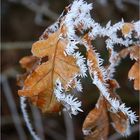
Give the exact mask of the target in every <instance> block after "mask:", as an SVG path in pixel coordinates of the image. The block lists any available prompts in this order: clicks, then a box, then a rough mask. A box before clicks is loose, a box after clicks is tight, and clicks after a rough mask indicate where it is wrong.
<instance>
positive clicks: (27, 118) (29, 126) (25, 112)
mask: <svg viewBox="0 0 140 140" xmlns="http://www.w3.org/2000/svg"><path fill="white" fill-rule="evenodd" d="M25 101H26V98H25V97H20V106H21V110H22V113H23V117H24V121H25V123H26V126H27V128H28V130H29V132H30V134H31V135H32V137H33V138H34V140H40V138H39V137H38V135H37V134H36V133H35V131H34V130H33V127H32V124H31V123H30V119H29V116H28V113H27V110H26V103H25Z"/></svg>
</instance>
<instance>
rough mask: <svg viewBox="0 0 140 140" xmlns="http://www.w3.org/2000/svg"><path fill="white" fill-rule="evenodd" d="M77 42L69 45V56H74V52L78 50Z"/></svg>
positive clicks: (67, 51) (67, 52) (67, 50)
mask: <svg viewBox="0 0 140 140" xmlns="http://www.w3.org/2000/svg"><path fill="white" fill-rule="evenodd" d="M76 44H77V42H74V41H71V42H70V43H68V45H67V47H66V50H65V52H66V54H68V55H72V54H73V53H74V51H75V50H76V49H78V47H77V46H76Z"/></svg>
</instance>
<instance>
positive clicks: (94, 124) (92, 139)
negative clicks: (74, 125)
mask: <svg viewBox="0 0 140 140" xmlns="http://www.w3.org/2000/svg"><path fill="white" fill-rule="evenodd" d="M82 130H83V133H84V135H86V136H85V140H101V139H104V140H107V135H108V131H109V122H108V115H107V108H106V103H105V101H104V98H103V97H102V96H100V98H99V100H98V103H97V104H96V107H95V108H94V109H93V110H92V111H90V112H89V114H88V115H87V117H86V119H85V121H84V123H83V128H82Z"/></svg>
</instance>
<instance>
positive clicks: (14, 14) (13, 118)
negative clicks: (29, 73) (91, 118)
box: [1, 0, 139, 140]
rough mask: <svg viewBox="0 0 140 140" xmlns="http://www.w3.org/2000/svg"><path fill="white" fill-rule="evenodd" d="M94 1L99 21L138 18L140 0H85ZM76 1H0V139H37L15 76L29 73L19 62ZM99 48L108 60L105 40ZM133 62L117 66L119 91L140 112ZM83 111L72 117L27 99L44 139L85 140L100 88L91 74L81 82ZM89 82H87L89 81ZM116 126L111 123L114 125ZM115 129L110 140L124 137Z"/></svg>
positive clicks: (135, 131)
mask: <svg viewBox="0 0 140 140" xmlns="http://www.w3.org/2000/svg"><path fill="white" fill-rule="evenodd" d="M86 1H87V2H90V3H93V10H92V12H91V14H92V16H93V18H94V19H95V21H97V22H99V23H101V25H106V23H107V22H108V21H109V20H111V21H112V23H116V22H118V21H120V20H121V19H122V18H123V19H124V21H125V22H131V21H137V20H138V19H139V6H138V3H139V1H138V0H86ZM71 2H72V0H1V25H2V28H1V31H2V32H1V58H2V59H1V66H2V67H1V139H2V140H32V137H31V135H30V133H29V131H28V130H27V128H26V126H25V123H24V120H23V117H22V114H21V110H20V104H19V96H18V95H17V90H18V86H17V84H16V75H17V74H21V73H23V72H24V70H23V69H21V68H20V66H19V60H20V59H21V58H22V57H23V56H26V55H29V54H31V52H30V49H31V45H32V43H33V42H35V41H37V40H38V38H39V37H40V35H41V34H42V33H43V31H44V30H45V29H46V28H47V27H48V26H49V25H50V24H52V23H53V22H54V21H56V19H57V18H58V17H59V15H60V14H61V12H62V11H63V9H64V7H65V6H67V5H68V4H70V3H71ZM94 46H96V48H97V50H98V51H99V52H100V53H101V56H102V58H104V59H105V62H104V64H106V63H107V60H108V53H107V52H106V50H105V44H104V41H103V40H101V39H100V41H99V40H97V41H95V42H94ZM133 64H134V62H133V61H131V60H130V59H129V58H126V59H125V60H123V61H122V62H121V64H120V65H119V66H118V67H117V72H116V74H115V78H116V79H117V81H118V82H119V84H120V87H121V88H120V89H118V90H117V93H118V94H119V95H120V97H121V98H122V101H123V102H125V103H126V104H127V106H131V107H132V110H135V111H136V112H137V115H138V114H139V98H138V97H139V95H138V92H136V91H134V89H133V82H132V81H131V82H130V81H129V80H128V79H127V76H128V71H129V69H130V68H131V66H132V65H133ZM82 82H83V93H77V94H78V95H79V96H81V97H80V98H81V100H82V102H83V106H82V109H83V110H84V113H79V115H78V116H73V117H72V119H70V118H69V116H68V114H66V113H62V114H52V115H46V114H42V113H41V112H40V110H38V109H37V108H35V107H33V106H32V105H30V104H29V103H28V108H27V110H28V112H29V115H30V120H31V123H32V124H33V128H35V131H36V132H37V134H38V135H39V137H41V140H83V139H84V137H83V134H82V131H81V128H82V123H83V121H84V119H85V117H86V115H87V114H88V112H89V111H90V110H91V109H93V108H94V107H95V104H96V102H97V99H98V97H99V91H98V90H97V88H96V87H95V86H93V85H91V84H90V83H91V80H90V78H86V79H83V80H82ZM87 83H88V84H87ZM110 127H111V125H110ZM138 128H139V127H138V123H137V124H135V125H134V126H132V132H133V133H132V134H131V135H130V136H129V137H128V138H127V139H128V140H138V139H139V129H138ZM125 139H126V138H122V137H120V135H118V134H117V133H116V132H115V131H114V129H112V127H111V128H110V135H109V140H125Z"/></svg>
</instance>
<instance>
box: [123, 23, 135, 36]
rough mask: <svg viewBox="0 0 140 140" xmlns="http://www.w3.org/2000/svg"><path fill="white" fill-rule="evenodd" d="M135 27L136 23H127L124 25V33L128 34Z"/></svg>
mask: <svg viewBox="0 0 140 140" xmlns="http://www.w3.org/2000/svg"><path fill="white" fill-rule="evenodd" d="M133 29H134V25H133V24H132V23H125V24H124V25H123V27H122V34H123V35H127V34H129V32H131V31H132V30H133Z"/></svg>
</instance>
